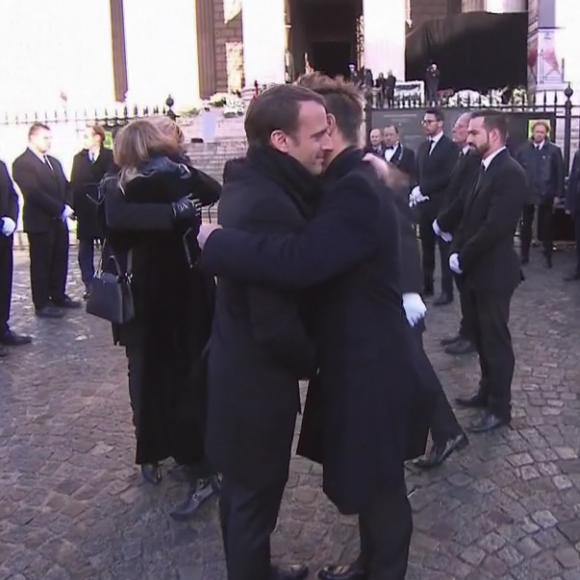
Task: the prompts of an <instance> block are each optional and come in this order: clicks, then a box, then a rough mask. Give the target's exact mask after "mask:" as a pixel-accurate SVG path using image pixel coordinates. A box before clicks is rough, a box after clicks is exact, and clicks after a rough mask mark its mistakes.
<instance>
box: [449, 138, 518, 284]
mask: <svg viewBox="0 0 580 580" xmlns="http://www.w3.org/2000/svg"><path fill="white" fill-rule="evenodd" d="M526 192H527V189H526V174H525V172H524V170H523V169H522V167H521V165H520V164H519V163H518V162H517V161H516V160H515V159H513V158H512V156H511V155H510V154H509V152H508V151H507V149H504V150H503V151H502V152H501V153H499V154H498V155H497V156H496V157H494V158H493V159H492V161H491V163H490V164H489V167H488V168H487V170H486V171H485V172H483V173H481V172H480V174H479V176H478V179H477V181H476V183H475V185H474V187H473V188H472V191H471V192H470V194H469V195H468V196H467V198H466V200H465V207H464V210H463V219H462V221H461V225H460V227H459V229H458V231H457V234H456V236H455V237H454V238H453V242H452V247H451V251H450V253H454V252H457V253H458V254H459V265H460V268H461V270H462V271H463V276H464V277H465V282H466V284H467V286H468V287H469V288H472V289H474V290H476V291H478V292H496V293H497V292H513V290H514V289H515V288H516V287H517V286H518V284H519V283H520V282H521V280H522V277H521V268H520V260H519V257H518V255H517V254H516V251H515V249H514V234H515V231H516V228H517V226H518V222H519V220H520V216H521V212H522V208H523V206H524V203H525V201H526Z"/></svg>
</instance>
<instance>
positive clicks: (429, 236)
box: [419, 202, 453, 296]
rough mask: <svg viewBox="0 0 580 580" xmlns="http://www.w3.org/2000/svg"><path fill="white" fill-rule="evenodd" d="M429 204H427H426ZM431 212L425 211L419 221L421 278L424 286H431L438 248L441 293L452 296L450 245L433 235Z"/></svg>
mask: <svg viewBox="0 0 580 580" xmlns="http://www.w3.org/2000/svg"><path fill="white" fill-rule="evenodd" d="M426 203H429V202H426ZM426 209H427V208H426ZM434 219H435V218H434V217H433V215H432V212H430V211H426V212H425V215H423V214H421V219H420V221H419V235H420V237H421V254H422V260H423V278H424V280H425V286H431V287H432V286H433V274H434V272H435V248H436V247H437V248H439V258H440V260H441V292H444V293H445V294H448V295H449V296H453V274H452V272H451V269H450V268H449V246H450V244H449V243H448V242H446V241H445V240H442V239H441V238H440V237H439V236H436V235H435V232H434V231H433V220H434Z"/></svg>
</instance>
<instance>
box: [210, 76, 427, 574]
mask: <svg viewBox="0 0 580 580" xmlns="http://www.w3.org/2000/svg"><path fill="white" fill-rule="evenodd" d="M310 86H316V91H317V92H318V93H319V94H321V95H323V96H324V98H325V102H326V107H327V110H328V113H329V115H328V130H329V133H330V135H331V138H332V143H333V147H332V152H329V154H328V156H327V167H326V170H325V180H324V182H325V195H324V197H323V199H322V201H321V203H320V207H319V209H318V213H317V215H316V217H315V218H314V219H313V220H312V222H311V223H310V224H309V226H308V227H307V228H306V229H305V230H304V231H303V232H302V233H300V234H288V235H285V236H268V235H252V234H248V233H246V232H241V231H236V230H233V229H228V228H225V229H223V230H221V229H216V228H215V227H211V226H209V227H206V228H204V229H203V231H201V232H200V236H199V241H200V244H201V245H204V244H205V250H204V254H202V265H204V266H205V267H206V268H208V269H209V271H211V272H212V273H215V274H217V275H219V276H222V275H223V276H228V277H230V278H232V279H238V280H246V281H253V282H254V283H262V284H264V285H266V286H268V287H279V288H280V289H282V288H285V289H294V290H298V289H304V288H307V287H312V286H315V285H317V284H322V283H325V282H326V284H324V285H323V286H321V287H320V288H319V300H318V302H317V309H316V312H315V316H314V334H315V337H316V346H317V356H318V363H319V375H318V380H317V381H316V382H315V384H318V388H319V390H320V391H321V392H320V395H319V401H322V406H321V408H320V409H319V411H320V413H321V415H322V418H321V419H322V442H321V447H322V449H321V455H322V461H323V489H324V492H325V493H326V495H327V496H328V497H329V498H330V499H331V501H332V502H333V503H334V504H335V505H336V506H337V508H338V509H339V511H340V512H341V513H344V514H358V515H359V528H360V534H361V555H360V557H359V558H358V560H357V561H356V562H355V563H354V564H351V565H347V566H328V567H326V568H324V569H323V570H322V571H321V572H320V577H321V578H323V579H325V580H341V579H354V578H363V577H366V578H367V579H368V580H378V579H381V580H403V579H404V577H405V573H406V569H407V559H408V553H409V544H410V540H411V534H412V527H413V522H412V514H411V509H410V505H409V501H408V498H407V492H406V487H405V476H404V461H405V459H406V458H407V457H408V450H409V441H408V434H410V433H411V431H413V434H414V431H415V430H417V431H419V430H420V429H421V425H420V423H421V421H420V420H418V418H417V417H413V421H412V422H411V421H410V413H411V410H412V400H413V398H414V397H415V396H416V394H417V390H418V387H419V384H421V383H422V379H423V376H424V375H423V374H422V373H423V372H424V369H423V368H422V365H421V364H417V359H416V350H415V346H414V345H413V343H412V337H411V333H410V332H409V327H408V322H407V319H406V317H405V312H404V310H403V308H402V295H401V290H400V269H401V264H400V258H399V251H400V246H399V226H398V220H397V213H396V209H395V206H394V200H393V196H392V192H390V191H388V190H385V188H384V186H383V185H382V184H381V183H380V182H379V181H378V178H377V176H376V174H375V172H374V170H373V169H372V167H369V165H368V164H366V163H365V162H364V161H363V158H362V157H363V153H362V152H361V151H360V150H359V149H358V142H359V135H360V128H361V124H362V121H363V108H362V103H361V102H360V98H359V95H358V92H357V90H356V89H355V87H353V86H352V85H345V84H341V83H337V82H335V81H332V80H330V79H327V78H325V77H320V76H319V77H318V78H317V82H316V83H314V81H313V84H311V85H310ZM208 236H210V237H209V239H206V238H207V237H208ZM416 367H418V368H416ZM312 389H313V382H312V381H311V385H310V387H309V393H308V399H307V403H306V408H305V416H304V421H306V415H307V414H308V413H309V409H308V407H309V402H310V397H311V393H315V392H316V391H313V390H312ZM426 403H428V401H426ZM411 423H412V424H411ZM303 428H304V425H303ZM302 436H303V435H301V444H302ZM422 443H423V449H424V440H423V442H422ZM301 446H302V447H303V448H304V447H305V446H307V443H306V442H305V443H304V445H301Z"/></svg>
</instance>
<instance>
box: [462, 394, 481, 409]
mask: <svg viewBox="0 0 580 580" xmlns="http://www.w3.org/2000/svg"><path fill="white" fill-rule="evenodd" d="M455 402H456V403H457V404H458V405H459V406H460V407H467V408H468V409H485V407H487V401H486V400H485V399H484V398H483V397H482V396H481V395H480V394H479V393H478V394H477V395H473V396H472V397H457V398H456V399H455Z"/></svg>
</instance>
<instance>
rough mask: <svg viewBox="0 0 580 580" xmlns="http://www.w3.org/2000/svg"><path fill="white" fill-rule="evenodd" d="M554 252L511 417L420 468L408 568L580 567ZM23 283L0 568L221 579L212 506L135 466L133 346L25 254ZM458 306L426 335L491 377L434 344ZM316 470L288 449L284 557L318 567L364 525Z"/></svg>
mask: <svg viewBox="0 0 580 580" xmlns="http://www.w3.org/2000/svg"><path fill="white" fill-rule="evenodd" d="M534 262H535V263H534ZM555 262H556V266H555V268H554V269H553V270H552V271H546V270H544V269H543V268H542V266H541V264H540V258H539V255H534V259H533V260H532V265H531V266H530V267H529V276H528V280H527V281H526V282H525V284H524V285H522V287H521V288H520V290H519V291H518V293H517V296H516V298H515V300H514V304H513V312H512V330H513V337H514V342H515V348H516V353H517V371H516V377H515V380H514V399H515V409H514V421H513V427H512V429H508V430H504V431H500V432H496V433H493V434H489V435H484V436H479V437H475V436H474V437H473V438H472V442H471V446H470V447H469V448H468V449H467V450H465V451H463V452H462V453H461V454H458V455H457V456H454V457H453V458H451V459H450V460H449V461H448V462H447V463H446V464H445V465H444V466H443V467H442V468H441V469H440V470H438V471H435V472H432V473H428V474H423V473H416V472H411V473H410V475H409V484H410V486H412V487H415V488H416V491H415V493H414V494H413V495H412V503H413V508H414V516H415V534H414V539H413V546H412V553H411V566H410V570H409V574H408V580H419V579H420V580H488V579H492V578H494V579H496V580H556V579H558V580H578V579H580V555H579V551H580V520H579V514H580V459H579V457H578V452H579V449H580V413H579V410H580V403H579V401H578V394H577V393H578V379H579V377H580V360H579V357H578V347H579V345H580V317H579V316H578V311H579V306H580V284H575V283H567V284H566V283H564V282H562V281H561V280H562V274H563V273H565V272H566V271H567V269H568V268H569V267H570V266H571V263H572V258H571V256H570V255H566V254H563V253H562V254H557V255H556V260H555ZM71 267H72V276H73V278H74V280H73V284H72V287H71V294H74V295H76V296H78V295H80V292H81V290H80V284H79V280H78V269H77V267H76V264H75V263H74V261H72V260H71ZM15 285H16V287H15V300H14V315H13V327H14V328H15V329H17V330H20V331H26V332H30V333H31V334H33V335H34V337H35V342H34V344H33V345H31V346H30V347H23V348H21V349H19V350H15V351H13V352H12V353H11V356H10V357H9V358H7V359H4V360H2V361H1V362H0V580H6V579H8V578H10V579H11V580H25V579H26V580H66V579H73V580H84V579H91V580H133V579H135V580H137V579H139V580H221V579H223V578H224V568H223V555H222V548H221V543H220V535H219V528H218V524H217V517H216V515H217V514H216V511H217V508H216V505H215V503H213V504H210V505H207V506H204V508H203V509H202V511H201V513H200V514H199V517H198V518H197V519H196V520H195V521H194V522H192V523H189V524H179V523H175V522H173V521H171V520H170V519H169V518H168V517H167V510H168V508H169V507H170V506H172V505H174V504H176V503H177V502H178V501H180V499H181V498H182V496H183V493H184V489H183V487H182V486H180V485H179V484H176V483H172V482H170V481H169V479H168V478H166V479H165V480H164V482H163V484H162V485H161V486H160V487H159V488H155V489H152V488H150V487H147V486H145V485H143V484H142V483H141V481H140V479H139V477H138V476H137V474H136V470H135V468H134V466H133V464H132V461H133V438H132V428H131V424H130V415H129V403H128V395H127V387H126V368H125V360H124V356H123V352H122V350H120V349H118V348H115V347H113V346H112V345H111V336H110V331H109V328H108V326H107V325H106V324H105V323H102V322H101V321H99V320H96V319H94V318H91V317H89V316H87V315H86V314H85V313H84V312H74V313H71V314H70V315H68V316H67V318H66V319H65V320H62V321H51V320H37V319H35V318H34V316H33V313H32V310H31V305H30V302H29V290H28V274H27V258H26V255H25V254H24V253H18V255H17V274H16V281H15ZM457 320H458V317H457V306H453V307H447V308H442V309H435V308H433V309H430V313H429V332H428V336H427V345H428V350H429V353H430V355H431V357H432V360H433V362H434V364H435V366H436V368H437V370H438V371H439V373H440V376H441V377H442V379H443V380H444V383H445V385H446V388H447V389H448V393H449V395H450V396H455V395H457V394H459V393H463V394H466V393H470V392H472V391H473V390H474V389H475V387H476V383H477V379H478V367H477V361H476V359H475V357H474V356H468V357H466V358H465V357H464V358H453V357H449V356H447V355H445V354H444V353H442V351H441V348H440V347H439V345H438V340H439V339H440V338H441V337H442V336H444V335H447V334H449V333H451V332H453V331H454V330H455V329H456V326H457ZM459 416H460V418H461V420H462V421H466V420H467V419H468V418H469V413H467V412H459ZM319 483H320V471H319V469H318V468H317V467H316V466H314V465H312V464H310V463H308V462H307V461H304V460H300V459H295V460H294V461H293V465H292V474H291V477H290V482H289V484H288V490H287V495H286V497H285V501H284V505H283V508H282V512H281V517H280V525H279V529H278V530H277V532H276V534H275V538H274V541H273V552H274V556H275V558H276V559H279V560H281V561H285V562H294V561H306V562H308V563H309V564H310V565H311V567H312V569H317V568H318V567H319V566H321V565H322V564H324V563H327V562H331V561H337V560H340V559H344V560H346V559H348V558H349V557H352V556H353V555H354V554H355V553H356V550H357V536H356V527H355V522H354V521H353V520H352V519H349V518H341V517H339V516H338V515H337V514H336V512H335V510H334V509H333V508H332V506H331V505H330V504H329V503H328V501H326V499H325V498H324V496H323V495H322V494H321V492H320V491H319ZM394 525H396V523H394Z"/></svg>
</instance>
